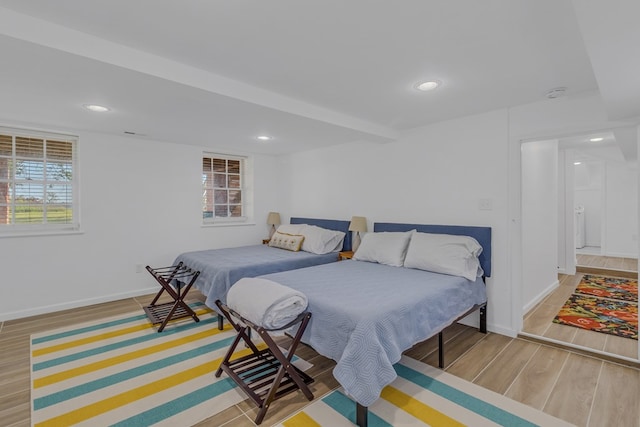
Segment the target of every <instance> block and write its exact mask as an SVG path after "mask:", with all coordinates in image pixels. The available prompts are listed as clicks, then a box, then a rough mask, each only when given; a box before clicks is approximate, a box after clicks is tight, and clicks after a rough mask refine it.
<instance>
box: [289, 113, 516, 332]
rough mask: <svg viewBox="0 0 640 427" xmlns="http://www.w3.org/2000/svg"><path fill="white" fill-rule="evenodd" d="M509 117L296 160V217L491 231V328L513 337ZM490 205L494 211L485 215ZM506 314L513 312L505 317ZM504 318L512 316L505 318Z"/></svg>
mask: <svg viewBox="0 0 640 427" xmlns="http://www.w3.org/2000/svg"><path fill="white" fill-rule="evenodd" d="M507 129H508V117H507V112H506V111H494V112H490V113H486V114H481V115H477V116H472V117H465V118H461V119H458V120H452V121H447V122H442V123H437V124H434V125H432V126H428V127H424V128H421V129H416V130H415V131H413V132H411V133H408V134H406V135H404V136H403V137H402V138H401V139H400V140H398V141H396V142H392V143H388V144H382V145H378V144H366V143H354V144H350V145H346V146H340V147H332V148H329V149H324V150H316V151H313V152H306V153H300V154H295V155H292V156H290V158H289V159H288V160H287V161H286V162H285V164H284V165H283V166H287V167H288V169H289V171H290V173H289V175H290V176H291V177H292V178H291V179H290V181H289V182H288V183H287V184H288V185H289V188H290V189H291V194H290V205H291V209H292V211H294V212H297V213H300V214H304V215H319V216H323V217H332V218H350V217H351V216H352V215H360V216H366V217H367V220H368V222H369V226H370V227H371V226H372V224H373V222H374V221H376V222H384V221H392V222H393V221H395V222H416V223H423V224H424V223H433V224H461V225H481V226H490V227H492V230H493V231H492V240H493V259H492V262H493V264H492V268H493V274H492V277H491V278H490V279H488V281H487V283H488V292H489V310H488V323H489V325H490V328H491V329H492V330H494V331H498V332H503V333H507V334H509V333H511V334H512V331H511V319H510V313H509V310H508V307H509V306H510V304H511V289H510V286H509V284H508V280H507V273H508V267H507V262H506V252H507V250H506V242H507V234H506V225H507V217H506V215H507V205H506V201H507V200H506V193H507V142H508V139H507V134H508V132H507ZM479 199H491V201H492V204H493V209H492V210H479V208H478V202H479ZM505 308H507V310H505ZM505 311H506V312H505Z"/></svg>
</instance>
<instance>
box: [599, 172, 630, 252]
mask: <svg viewBox="0 0 640 427" xmlns="http://www.w3.org/2000/svg"><path fill="white" fill-rule="evenodd" d="M604 218H605V222H604V236H605V239H606V240H605V242H604V245H603V247H604V255H607V256H617V257H629V258H637V257H638V166H637V162H635V164H628V163H626V162H613V161H608V162H607V163H606V166H605V202H604Z"/></svg>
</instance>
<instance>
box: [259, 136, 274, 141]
mask: <svg viewBox="0 0 640 427" xmlns="http://www.w3.org/2000/svg"><path fill="white" fill-rule="evenodd" d="M256 139H259V140H260V141H271V140H272V139H273V137H271V136H268V135H260V136H256Z"/></svg>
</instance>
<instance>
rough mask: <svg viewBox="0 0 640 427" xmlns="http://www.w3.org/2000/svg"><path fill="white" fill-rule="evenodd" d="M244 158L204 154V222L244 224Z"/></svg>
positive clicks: (245, 217)
mask: <svg viewBox="0 0 640 427" xmlns="http://www.w3.org/2000/svg"><path fill="white" fill-rule="evenodd" d="M245 160H246V159H245V158H244V157H233V156H223V155H218V154H204V155H203V157H202V220H203V222H205V223H216V222H234V221H245V220H246V219H247V213H246V212H245V210H246V203H245V196H246V194H245V186H244V181H245V167H246V165H245Z"/></svg>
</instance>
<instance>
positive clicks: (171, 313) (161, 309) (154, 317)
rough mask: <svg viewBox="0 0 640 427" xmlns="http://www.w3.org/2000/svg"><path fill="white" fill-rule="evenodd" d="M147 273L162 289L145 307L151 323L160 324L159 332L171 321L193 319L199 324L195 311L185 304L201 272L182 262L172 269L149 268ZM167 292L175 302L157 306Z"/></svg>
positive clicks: (171, 267)
mask: <svg viewBox="0 0 640 427" xmlns="http://www.w3.org/2000/svg"><path fill="white" fill-rule="evenodd" d="M147 271H148V272H149V273H151V275H152V276H153V277H154V279H156V280H157V281H158V283H160V286H162V289H160V291H158V293H157V294H156V296H155V298H154V299H153V301H151V304H149V305H148V306H146V307H144V311H145V313H147V317H148V318H149V320H150V321H151V323H153V324H154V325H155V324H158V323H159V324H160V327H159V328H158V332H162V331H163V330H164V328H165V326H167V323H169V321H170V320H171V319H180V318H183V317H189V316H190V317H191V318H193V320H194V321H196V322H199V321H200V319H198V316H197V315H196V313H195V311H193V310H192V309H191V307H189V305H188V304H187V303H186V302H184V298H185V297H186V296H187V293H188V292H189V289H191V286H193V284H194V283H195V281H196V279H197V278H198V276H199V275H200V272H199V271H195V270H192V269H190V268H189V267H187V266H185V265H184V264H183V263H182V262H180V263H179V264H178V265H172V266H170V267H160V268H151V267H149V266H147ZM164 292H166V293H167V294H169V295H170V296H171V298H173V301H171V302H167V303H163V304H156V302H158V299H159V298H160V296H161V295H162V294H163V293H164Z"/></svg>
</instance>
